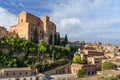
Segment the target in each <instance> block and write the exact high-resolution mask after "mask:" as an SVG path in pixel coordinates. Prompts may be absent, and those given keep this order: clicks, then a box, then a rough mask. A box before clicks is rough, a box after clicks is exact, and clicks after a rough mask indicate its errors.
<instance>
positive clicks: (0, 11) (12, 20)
mask: <svg viewBox="0 0 120 80" xmlns="http://www.w3.org/2000/svg"><path fill="white" fill-rule="evenodd" d="M15 24H17V16H16V15H14V14H12V13H10V12H9V11H7V10H6V9H4V8H2V7H0V26H5V27H6V28H7V29H8V30H9V29H10V26H12V25H15Z"/></svg>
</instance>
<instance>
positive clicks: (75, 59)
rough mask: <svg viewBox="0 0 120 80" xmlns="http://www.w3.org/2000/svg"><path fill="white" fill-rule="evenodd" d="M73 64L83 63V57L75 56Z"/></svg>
mask: <svg viewBox="0 0 120 80" xmlns="http://www.w3.org/2000/svg"><path fill="white" fill-rule="evenodd" d="M73 63H81V57H80V56H77V55H75V56H74V57H73Z"/></svg>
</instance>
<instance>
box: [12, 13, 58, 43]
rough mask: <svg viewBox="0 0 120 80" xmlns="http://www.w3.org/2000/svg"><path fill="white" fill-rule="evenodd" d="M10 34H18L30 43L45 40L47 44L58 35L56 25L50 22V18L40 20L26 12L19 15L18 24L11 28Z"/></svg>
mask: <svg viewBox="0 0 120 80" xmlns="http://www.w3.org/2000/svg"><path fill="white" fill-rule="evenodd" d="M10 32H12V33H17V34H18V36H19V37H20V38H23V39H26V40H28V41H34V40H35V39H38V40H40V39H44V40H45V41H46V42H49V38H50V35H52V36H53V38H54V35H55V34H56V35H57V34H58V32H56V25H55V24H54V23H53V22H51V21H50V20H49V17H48V16H44V17H43V18H42V19H40V18H39V17H36V16H34V15H32V14H30V13H28V12H25V11H23V12H21V13H20V14H19V15H18V24H17V25H14V26H11V27H10ZM57 36H58V35H57ZM53 42H54V39H53Z"/></svg>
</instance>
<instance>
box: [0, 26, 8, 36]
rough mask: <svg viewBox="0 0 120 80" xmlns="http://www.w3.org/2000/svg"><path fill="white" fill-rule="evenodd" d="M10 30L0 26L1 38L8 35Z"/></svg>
mask: <svg viewBox="0 0 120 80" xmlns="http://www.w3.org/2000/svg"><path fill="white" fill-rule="evenodd" d="M7 35H8V31H7V29H6V28H5V27H2V26H1V27H0V38H3V37H7Z"/></svg>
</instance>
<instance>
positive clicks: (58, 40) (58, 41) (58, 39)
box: [57, 35, 60, 45]
mask: <svg viewBox="0 0 120 80" xmlns="http://www.w3.org/2000/svg"><path fill="white" fill-rule="evenodd" d="M57 45H60V35H58V38H57Z"/></svg>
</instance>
